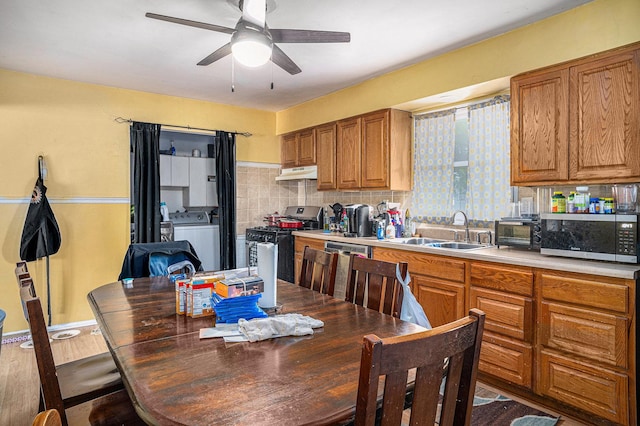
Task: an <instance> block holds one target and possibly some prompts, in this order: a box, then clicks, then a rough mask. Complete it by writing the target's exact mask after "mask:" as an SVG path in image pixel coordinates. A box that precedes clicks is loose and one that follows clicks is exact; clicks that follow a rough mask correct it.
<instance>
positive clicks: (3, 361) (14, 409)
mask: <svg viewBox="0 0 640 426" xmlns="http://www.w3.org/2000/svg"><path fill="white" fill-rule="evenodd" d="M77 330H80V334H79V335H78V336H76V337H73V338H70V339H66V340H53V341H52V342H51V349H52V351H53V357H54V359H55V361H56V364H62V363H65V362H69V361H72V360H74V359H78V358H83V357H87V356H90V355H94V354H98V353H101V352H106V351H107V345H106V343H105V342H104V338H103V337H102V334H100V333H99V330H98V333H92V331H93V330H97V326H91V327H79V328H77ZM52 334H53V333H52ZM6 337H7V336H5V338H6ZM12 337H13V336H12ZM22 343H24V341H21V342H16V343H9V344H5V345H2V351H1V352H0V426H5V425H6V426H13V425H16V426H24V425H30V424H31V422H32V421H33V418H34V417H35V416H36V414H37V413H38V392H39V379H38V368H37V366H36V360H35V355H34V353H33V350H31V349H23V348H21V347H20V345H21V344H22ZM483 386H485V387H487V388H490V387H489V386H486V385H483ZM514 399H516V400H517V398H514ZM520 402H523V401H520ZM537 408H539V409H542V410H544V411H548V410H545V409H544V408H541V407H537ZM557 424H558V426H582V425H584V424H583V423H581V422H576V421H574V420H571V419H567V418H565V417H563V418H561V419H560V421H559V422H558V423H557Z"/></svg>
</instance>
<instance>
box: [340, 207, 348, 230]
mask: <svg viewBox="0 0 640 426" xmlns="http://www.w3.org/2000/svg"><path fill="white" fill-rule="evenodd" d="M341 225H342V232H349V218H348V217H347V212H346V211H343V212H342V220H341Z"/></svg>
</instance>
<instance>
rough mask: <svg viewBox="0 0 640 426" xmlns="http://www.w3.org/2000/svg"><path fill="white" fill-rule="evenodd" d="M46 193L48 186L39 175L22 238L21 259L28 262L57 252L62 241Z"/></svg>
mask: <svg viewBox="0 0 640 426" xmlns="http://www.w3.org/2000/svg"><path fill="white" fill-rule="evenodd" d="M46 193H47V187H46V186H44V183H43V182H42V177H38V180H37V181H36V185H35V187H34V188H33V194H32V195H31V203H30V204H29V210H28V211H27V218H26V220H25V222H24V228H23V230H22V238H21V239H20V259H22V260H26V261H27V262H32V261H34V260H36V259H40V258H42V257H45V256H49V255H52V254H54V253H57V252H58V250H59V249H60V245H61V243H62V238H61V236H60V229H59V228H58V222H56V218H55V216H54V214H53V210H51V206H50V205H49V201H48V200H47V196H46Z"/></svg>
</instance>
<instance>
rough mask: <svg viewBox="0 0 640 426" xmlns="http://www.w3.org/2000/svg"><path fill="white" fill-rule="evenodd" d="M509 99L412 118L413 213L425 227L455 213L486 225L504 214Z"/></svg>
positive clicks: (507, 190)
mask: <svg viewBox="0 0 640 426" xmlns="http://www.w3.org/2000/svg"><path fill="white" fill-rule="evenodd" d="M509 106H510V103H509V97H508V96H497V97H495V98H493V99H491V100H489V101H487V102H482V103H477V104H473V105H470V106H469V107H462V108H456V109H451V110H447V111H439V112H437V113H432V114H425V115H422V116H417V117H416V118H415V150H414V152H415V158H414V163H415V168H414V170H415V177H414V178H415V182H414V183H415V184H414V194H413V203H412V209H413V212H414V215H416V216H418V217H419V218H422V219H423V220H426V221H427V222H434V223H441V222H448V221H449V218H450V216H451V214H452V213H453V212H454V211H456V210H464V211H465V212H467V215H468V216H469V219H471V220H474V221H476V224H478V222H491V221H493V220H495V219H499V218H500V217H502V216H504V215H505V212H506V211H507V208H508V205H509V202H510V201H511V198H512V188H511V187H510V186H509V168H510V165H509Z"/></svg>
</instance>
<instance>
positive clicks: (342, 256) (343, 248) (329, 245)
mask: <svg viewBox="0 0 640 426" xmlns="http://www.w3.org/2000/svg"><path fill="white" fill-rule="evenodd" d="M324 250H325V251H327V252H329V253H338V267H337V271H336V283H335V287H334V290H333V296H334V297H336V298H338V299H344V298H345V297H346V293H347V277H348V276H349V257H350V256H351V254H359V255H361V256H363V257H369V258H370V257H372V252H373V251H372V249H371V247H370V246H365V245H361V244H351V243H341V242H336V241H327V242H325V243H324Z"/></svg>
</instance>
